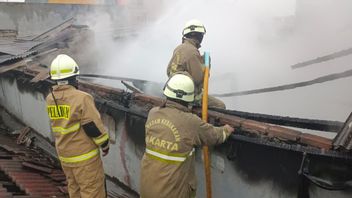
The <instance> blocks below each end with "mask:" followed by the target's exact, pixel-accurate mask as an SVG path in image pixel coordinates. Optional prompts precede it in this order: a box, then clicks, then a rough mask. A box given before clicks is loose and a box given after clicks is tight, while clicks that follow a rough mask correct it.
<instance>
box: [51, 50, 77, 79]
mask: <svg viewBox="0 0 352 198" xmlns="http://www.w3.org/2000/svg"><path fill="white" fill-rule="evenodd" d="M78 74H79V68H78V65H77V63H76V61H75V60H73V58H71V57H70V56H68V55H66V54H59V55H57V57H56V58H55V59H54V60H53V61H52V62H51V66H50V76H51V79H52V80H61V79H65V78H68V77H71V76H76V75H78Z"/></svg>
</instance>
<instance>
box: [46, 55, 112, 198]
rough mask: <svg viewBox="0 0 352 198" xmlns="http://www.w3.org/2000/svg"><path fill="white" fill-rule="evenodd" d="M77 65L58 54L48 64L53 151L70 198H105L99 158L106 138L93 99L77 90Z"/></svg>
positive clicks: (68, 58) (107, 147) (106, 143)
mask: <svg viewBox="0 0 352 198" xmlns="http://www.w3.org/2000/svg"><path fill="white" fill-rule="evenodd" d="M78 74H79V68H78V65H77V63H76V62H75V61H74V60H73V59H72V58H71V57H69V56H67V55H64V54H60V55H58V56H57V57H56V58H55V59H54V60H53V61H52V63H51V67H50V76H51V79H52V80H55V81H56V82H57V85H55V86H53V91H52V92H51V93H49V95H48V96H47V98H46V102H47V111H48V114H49V118H50V121H51V129H52V132H53V134H54V137H55V146H56V151H57V154H58V156H59V159H60V162H61V166H62V169H63V171H64V173H65V175H66V179H67V182H68V192H69V195H70V197H71V198H105V197H106V192H105V175H104V169H103V164H102V161H101V158H100V154H99V153H100V151H99V147H100V148H101V150H102V152H103V156H105V155H107V154H108V152H109V134H108V133H107V131H106V130H105V128H104V125H103V123H102V121H101V118H100V114H99V112H98V111H97V109H96V107H95V103H94V99H93V97H92V96H91V95H90V94H88V93H85V92H83V91H80V90H77V88H76V86H77V80H76V76H77V75H78Z"/></svg>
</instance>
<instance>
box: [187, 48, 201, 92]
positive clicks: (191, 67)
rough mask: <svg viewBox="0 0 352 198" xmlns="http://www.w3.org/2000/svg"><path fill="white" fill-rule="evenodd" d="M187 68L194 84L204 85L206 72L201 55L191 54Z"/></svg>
mask: <svg viewBox="0 0 352 198" xmlns="http://www.w3.org/2000/svg"><path fill="white" fill-rule="evenodd" d="M187 70H188V73H189V74H190V75H191V76H192V79H193V81H194V84H196V85H201V86H203V85H202V83H203V79H204V72H203V63H202V60H201V56H199V55H196V54H194V55H193V56H191V57H190V59H189V60H188V63H187Z"/></svg>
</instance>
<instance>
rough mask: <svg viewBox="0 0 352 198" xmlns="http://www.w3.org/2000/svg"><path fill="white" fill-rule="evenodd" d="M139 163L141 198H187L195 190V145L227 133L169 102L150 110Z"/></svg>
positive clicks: (213, 141)
mask: <svg viewBox="0 0 352 198" xmlns="http://www.w3.org/2000/svg"><path fill="white" fill-rule="evenodd" d="M145 129H146V138H145V141H146V152H145V154H144V156H143V159H142V165H141V190H140V193H141V197H143V198H155V197H158V198H189V197H192V196H194V195H195V192H196V186H197V184H196V176H195V156H194V148H195V147H196V146H201V145H215V144H220V143H223V142H224V141H225V140H226V138H227V137H228V136H229V135H230V133H229V132H228V131H227V130H226V129H225V128H224V127H214V126H212V125H210V124H207V123H205V122H203V121H202V120H201V119H200V118H199V117H198V116H196V115H194V114H192V113H191V112H190V111H189V109H188V108H186V107H184V106H182V105H180V104H177V103H174V102H172V101H168V102H167V103H166V104H165V105H164V106H162V107H155V108H153V109H152V110H150V112H149V115H148V119H147V122H146V124H145Z"/></svg>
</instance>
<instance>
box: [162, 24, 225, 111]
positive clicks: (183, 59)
mask: <svg viewBox="0 0 352 198" xmlns="http://www.w3.org/2000/svg"><path fill="white" fill-rule="evenodd" d="M205 32H206V30H205V27H204V25H203V24H202V23H201V22H200V21H199V20H195V19H193V20H190V21H188V22H187V23H186V25H185V27H184V29H183V31H182V44H181V45H179V46H177V47H176V49H175V50H174V53H173V55H172V57H171V60H170V62H169V65H168V67H167V75H168V77H170V76H172V75H173V74H175V73H176V72H187V73H189V74H190V75H191V77H192V79H193V81H194V86H195V90H194V94H195V102H194V103H195V104H196V105H198V106H200V105H201V102H202V92H203V80H204V72H203V69H204V66H203V64H204V60H203V58H202V56H201V55H200V53H199V50H198V49H199V48H200V47H201V45H200V44H201V43H202V41H203V36H204V34H205ZM208 106H209V107H216V108H220V109H226V106H225V104H224V102H222V101H221V100H219V99H217V98H215V97H212V96H208Z"/></svg>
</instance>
